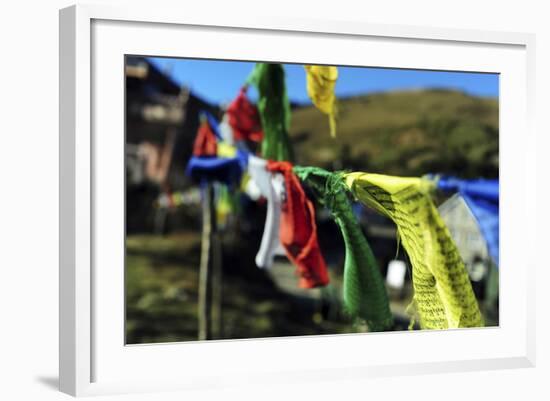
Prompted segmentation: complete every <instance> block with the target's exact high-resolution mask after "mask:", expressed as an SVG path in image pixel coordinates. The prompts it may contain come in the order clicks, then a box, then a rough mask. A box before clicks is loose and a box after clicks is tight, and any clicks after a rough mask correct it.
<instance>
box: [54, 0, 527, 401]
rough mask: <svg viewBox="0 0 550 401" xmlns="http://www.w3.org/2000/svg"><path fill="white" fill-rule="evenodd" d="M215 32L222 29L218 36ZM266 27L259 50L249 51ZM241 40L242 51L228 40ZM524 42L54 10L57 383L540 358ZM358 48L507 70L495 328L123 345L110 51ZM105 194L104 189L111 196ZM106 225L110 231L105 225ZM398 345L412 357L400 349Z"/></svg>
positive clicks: (199, 384)
mask: <svg viewBox="0 0 550 401" xmlns="http://www.w3.org/2000/svg"><path fill="white" fill-rule="evenodd" d="M220 34H224V35H226V36H224V37H223V38H228V39H231V40H228V41H227V42H226V41H222V42H223V43H222V46H220V44H219V43H218V44H216V42H218V41H219V39H220V36H219V35H220ZM174 35H189V37H190V38H191V37H192V38H193V39H200V41H195V42H193V43H199V42H200V46H192V45H189V46H188V47H187V48H182V46H183V45H182V42H183V41H181V40H176V39H174ZM260 37H261V40H262V41H265V43H266V44H267V45H266V46H264V47H261V48H259V47H258V48H255V47H254V43H257V40H258V38H260ZM237 38H238V39H239V40H240V41H242V42H243V44H242V45H240V46H241V47H239V45H234V43H235V39H237ZM255 41H256V42H255ZM335 41H338V46H337V47H336V45H335V43H334V42H335ZM232 43H233V44H232ZM534 43H535V38H534V36H533V35H530V34H522V33H505V32H484V31H471V30H458V29H439V28H428V27H415V26H397V25H396V26H392V25H375V24H368V23H366V22H365V23H363V22H351V21H323V20H313V19H312V20H298V19H293V18H290V17H289V18H276V17H269V16H264V17H262V16H254V18H252V17H251V16H243V17H242V18H235V17H231V18H226V17H223V16H219V15H215V14H214V15H192V14H186V13H185V10H166V9H155V8H154V7H151V8H137V7H136V8H134V7H131V8H112V7H109V6H104V5H102V6H95V5H94V6H92V5H86V6H83V5H78V6H72V7H69V8H66V9H63V10H61V11H60V266H59V269H60V271H59V277H60V327H59V332H60V339H59V341H60V343H59V346H60V357H59V358H60V359H59V375H60V381H59V383H60V390H61V391H63V392H66V393H68V394H72V395H75V396H81V395H96V394H111V393H127V392H141V391H166V390H176V389H196V388H208V387H213V386H216V387H219V386H226V385H232V386H234V385H239V384H244V383H246V382H247V381H250V380H254V381H255V382H257V383H262V382H270V383H281V382H283V383H284V382H292V381H295V380H300V381H303V380H310V381H314V380H327V379H339V378H353V379H360V378H363V377H375V376H387V375H404V374H407V375H408V374H422V373H431V372H442V371H443V372H454V371H467V370H479V369H504V368H516V367H531V366H534V364H535V338H534V336H535V334H534V333H535V327H534V325H535V318H534V316H535V314H534V311H535V305H534V302H535V301H534V299H535V294H534V288H535V283H534V270H535V259H534V257H533V256H532V255H535V252H534V251H532V250H531V249H532V247H534V244H531V243H529V241H528V240H527V238H526V236H522V235H521V233H520V231H519V230H517V228H520V227H524V228H526V229H528V230H532V231H534V230H535V228H534V227H535V216H536V210H535V206H534V205H532V204H531V203H530V202H529V199H528V195H527V190H526V189H527V188H529V187H531V188H532V187H534V185H535V161H534V159H535V157H534V155H535V142H536V141H535V134H534V132H533V129H532V125H531V124H532V117H531V113H532V112H533V110H534V105H533V102H534V93H533V91H534ZM282 44H284V45H286V47H285V46H284V45H282ZM325 44H326V48H325ZM300 45H302V46H301V47H300ZM216 46H217V47H216ZM232 46H233V47H232ZM362 46H365V50H368V51H369V52H371V53H370V54H373V55H375V56H373V58H372V59H371V61H370V62H368V65H370V66H373V65H375V66H391V67H401V68H426V69H442V70H445V69H447V70H466V71H487V72H497V73H500V74H501V77H502V79H501V96H500V100H499V101H500V126H501V131H500V135H501V137H500V138H501V139H500V141H501V152H500V158H501V183H502V184H501V207H500V210H501V219H502V223H501V269H500V274H501V295H500V297H501V300H500V305H501V323H500V326H499V327H498V328H483V329H464V330H462V329H460V330H448V331H444V332H443V331H441V332H425V331H422V332H414V333H412V332H410V333H409V332H404V333H403V332H400V333H381V334H370V333H369V334H366V335H360V334H359V335H334V336H311V337H297V338H277V339H269V340H267V339H255V340H234V341H233V340H231V341H230V340H225V341H208V342H196V343H188V344H183V343H175V344H158V345H146V346H126V345H125V344H124V341H123V336H122V337H121V332H120V330H121V327H123V324H124V323H123V321H121V319H120V316H121V313H122V314H123V311H122V310H121V309H120V308H119V306H120V299H121V298H122V294H123V291H124V289H123V287H122V286H121V285H120V284H121V283H123V275H121V274H120V273H121V271H122V272H123V268H124V265H123V260H122V262H121V259H120V255H121V254H123V252H124V251H123V247H124V242H123V237H120V233H121V229H123V227H121V226H120V221H121V219H122V220H123V215H124V205H123V202H122V201H121V199H123V198H121V193H118V192H117V191H118V189H117V188H118V187H120V183H121V181H120V178H121V177H122V175H123V164H121V163H120V161H121V160H122V159H121V158H122V155H123V152H122V151H121V149H122V148H120V146H121V145H122V144H123V140H124V139H123V138H124V132H123V129H122V130H119V128H120V127H123V118H122V119H121V118H120V115H121V114H120V113H121V111H122V108H123V107H122V106H123V104H122V103H121V102H120V99H121V97H122V96H123V57H122V58H120V57H119V56H120V55H124V54H148V55H149V54H155V55H161V56H163V55H164V56H174V57H182V56H188V57H198V56H203V57H205V56H208V54H206V53H203V52H210V53H209V54H210V57H214V58H221V59H224V58H225V59H229V58H233V59H256V60H266V61H272V60H280V61H288V60H298V61H304V60H306V59H307V61H308V62H333V63H335V64H337V61H338V60H336V59H335V58H338V57H340V58H344V57H347V58H348V59H347V60H346V62H347V63H348V64H352V65H353V64H354V63H355V64H357V65H367V64H365V61H364V59H362V58H361V57H363V56H361V54H359V55H355V56H354V55H353V54H350V52H349V49H360V48H361V47H362ZM216 49H217V50H216ZM327 49H329V51H328V52H327ZM330 49H332V51H330ZM338 49H339V50H338ZM346 49H348V52H347V53H346ZM383 49H388V50H383ZM392 49H393V50H392ZM422 54H424V56H425V57H424V58H421V57H420V56H419V55H422ZM434 54H435V55H436V56H437V57H435V56H434ZM461 55H462V56H463V57H462V56H461ZM353 57H356V58H353ZM458 57H461V58H460V62H458V61H457V58H458ZM300 58H303V59H300ZM283 59H285V60H283ZM117 68H119V69H118V70H116V69H117ZM121 89H122V92H120V90H121ZM98 99H101V101H98ZM111 102H112V103H111ZM111 113H112V114H111ZM98 130H100V131H98ZM101 130H103V131H101ZM106 130H109V132H110V135H115V136H116V135H120V138H118V137H116V138H118V139H117V140H116V141H115V142H116V143H115V145H114V146H112V147H106V146H105V144H104V142H103V141H102V137H101V135H96V134H97V132H105V131H106ZM100 159H101V160H100ZM119 170H120V171H119ZM117 171H119V172H117ZM108 172H115V173H111V174H107V173H108ZM120 191H122V189H120ZM107 194H109V196H112V197H113V198H114V201H113V202H112V204H111V201H112V198H111V200H110V201H109V202H107V201H106V196H107ZM107 222H108V224H106V223H107ZM111 224H112V227H113V229H112V230H110V229H107V228H108V227H110V225H111ZM122 233H123V231H122ZM121 263H122V265H121ZM107 264H109V269H105V266H106V265H107ZM111 264H112V265H111ZM121 266H122V270H120V269H121ZM508 267H510V268H508ZM99 293H101V295H99ZM451 344H452V345H453V347H450V346H449V345H451ZM455 344H456V346H454V345H455ZM466 344H469V346H468V347H467V348H466ZM388 347H390V348H388ZM321 348H322V349H323V354H322V355H319V353H318V350H319V349H321ZM388 349H391V350H392V351H394V352H389V351H388ZM404 349H408V350H410V352H409V353H406V354H403V352H400V351H402V350H404ZM285 354H287V355H294V356H295V358H294V359H293V360H292V364H288V359H286V361H287V362H286V365H285V359H284V358H283V357H282V355H285ZM212 358H218V359H214V360H213V359H212ZM201 360H206V361H209V365H208V366H207V365H206V364H204V363H201ZM212 361H216V363H215V364H212V363H211V362H212ZM228 361H229V362H228ZM287 365H288V366H287Z"/></svg>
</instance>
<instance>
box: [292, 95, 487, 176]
mask: <svg viewBox="0 0 550 401" xmlns="http://www.w3.org/2000/svg"><path fill="white" fill-rule="evenodd" d="M291 136H292V139H293V142H294V144H295V145H294V146H295V149H294V150H295V154H296V155H297V160H296V162H297V163H299V164H302V165H314V166H320V167H323V168H327V169H329V170H330V169H340V168H353V169H363V170H367V171H370V172H376V173H383V174H393V175H423V174H426V173H448V174H456V175H460V176H462V177H467V178H473V177H479V176H483V177H485V178H491V177H498V101H497V99H493V98H479V97H472V96H469V95H467V94H464V93H462V92H457V91H449V90H419V91H404V92H390V93H379V94H373V95H366V96H357V97H352V98H347V99H340V100H339V121H338V132H337V138H336V139H335V140H333V139H332V138H331V137H330V134H329V126H328V121H327V119H326V116H324V115H322V114H321V113H320V112H319V111H318V110H316V109H315V108H314V107H313V106H311V107H300V108H297V109H295V110H294V111H293V115H292V125H291Z"/></svg>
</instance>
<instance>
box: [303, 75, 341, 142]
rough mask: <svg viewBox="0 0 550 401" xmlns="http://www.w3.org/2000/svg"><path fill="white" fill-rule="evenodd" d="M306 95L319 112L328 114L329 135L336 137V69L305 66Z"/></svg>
mask: <svg viewBox="0 0 550 401" xmlns="http://www.w3.org/2000/svg"><path fill="white" fill-rule="evenodd" d="M304 68H305V69H306V75H307V77H306V80H307V94H308V95H309V98H310V99H311V101H312V102H313V104H314V105H315V107H317V108H318V109H319V110H320V111H321V112H323V113H325V114H328V116H329V123H330V135H331V136H332V137H333V138H334V137H335V136H336V114H337V107H336V96H335V95H334V87H335V86H336V80H337V79H338V68H336V67H334V66H325V65H305V66H304Z"/></svg>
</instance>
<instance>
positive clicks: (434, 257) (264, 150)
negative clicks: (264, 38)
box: [186, 63, 499, 331]
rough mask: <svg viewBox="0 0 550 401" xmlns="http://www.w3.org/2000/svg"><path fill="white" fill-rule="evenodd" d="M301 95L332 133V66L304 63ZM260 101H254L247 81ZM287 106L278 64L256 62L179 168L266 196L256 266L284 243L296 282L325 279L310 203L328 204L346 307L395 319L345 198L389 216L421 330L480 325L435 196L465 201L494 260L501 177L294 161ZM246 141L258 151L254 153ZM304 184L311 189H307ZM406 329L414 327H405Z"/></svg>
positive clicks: (374, 320) (385, 321) (375, 323)
mask: <svg viewBox="0 0 550 401" xmlns="http://www.w3.org/2000/svg"><path fill="white" fill-rule="evenodd" d="M304 70H305V73H306V83H307V88H306V89H307V93H308V95H309V97H310V98H311V100H312V102H313V104H314V105H315V106H316V107H317V108H318V109H319V110H320V111H321V112H322V113H324V114H326V115H327V116H328V120H329V128H330V135H331V136H332V137H333V138H334V137H336V135H337V99H336V96H335V93H334V88H335V84H336V81H337V78H338V69H337V67H333V66H314V65H307V66H305V68H304ZM251 85H253V86H254V87H256V89H257V91H258V94H259V98H258V101H257V104H253V103H252V102H251V101H250V100H249V98H248V96H247V90H248V88H249V86H251ZM290 118H291V113H290V105H289V101H288V98H287V95H286V88H285V79H284V69H283V66H282V65H281V64H271V63H257V64H256V65H255V67H254V69H253V71H252V73H251V74H250V76H249V77H248V78H247V79H246V81H245V83H244V84H243V86H242V88H241V90H240V91H239V93H238V94H237V96H236V98H235V99H234V101H233V102H231V104H229V106H228V107H227V109H226V111H225V114H224V116H223V118H222V119H221V121H217V120H216V119H215V118H214V117H213V116H212V115H210V114H209V113H207V112H205V113H204V116H203V118H202V119H201V120H202V121H201V124H200V127H199V129H198V132H197V135H196V138H195V142H194V146H193V155H192V157H191V158H190V160H189V162H188V164H187V168H186V174H187V175H188V176H189V177H191V178H192V179H194V180H195V181H196V182H198V183H206V182H218V183H223V184H224V185H225V186H226V187H227V188H233V189H241V190H243V191H244V192H246V193H247V194H249V196H250V197H251V198H252V199H259V198H260V197H261V198H263V199H265V200H266V201H267V213H266V220H265V225H264V231H263V236H262V239H261V243H260V248H259V250H258V252H257V254H256V258H255V263H256V265H257V266H258V267H259V268H262V269H269V268H270V267H271V266H272V265H273V260H274V257H275V255H276V254H278V252H279V253H280V252H281V249H283V250H284V253H285V254H286V256H287V257H288V259H289V260H290V262H291V263H292V264H293V265H294V266H295V267H296V272H297V275H298V277H299V282H298V285H299V286H300V287H302V288H315V287H323V286H326V285H327V284H328V283H329V281H330V276H329V273H328V269H327V264H326V262H325V259H324V257H323V254H322V250H321V248H320V246H319V243H318V237H317V227H316V217H315V213H316V212H315V206H314V203H313V201H312V200H311V199H309V198H308V196H307V195H306V193H307V194H313V195H312V196H314V197H315V200H316V201H317V202H318V203H319V204H321V205H323V206H324V207H326V208H327V209H328V210H329V211H330V213H331V216H332V218H333V219H334V221H335V222H336V224H337V226H338V227H339V229H340V231H341V234H342V238H343V240H344V243H345V262H344V273H343V274H344V276H343V291H342V293H343V304H344V307H345V310H346V311H347V312H348V313H349V314H350V315H351V316H353V317H356V318H361V319H363V320H365V321H366V323H367V325H368V327H369V330H370V331H383V330H387V329H389V328H390V327H391V326H392V325H393V316H392V313H391V310H390V305H389V297H388V294H387V291H386V288H385V284H384V280H383V277H382V275H381V270H380V268H379V266H378V264H377V260H376V257H375V255H374V253H373V251H372V249H371V247H370V245H369V243H368V241H367V239H366V237H365V235H364V234H363V232H362V230H361V226H360V224H359V222H358V221H357V219H356V217H355V215H354V213H353V210H352V201H356V202H359V203H361V204H362V205H363V206H364V207H368V208H371V209H373V210H374V211H376V212H378V213H379V214H381V215H383V216H386V217H388V218H390V219H391V220H392V221H393V222H394V223H395V225H396V228H397V237H398V239H399V241H400V243H401V244H402V245H403V248H404V250H405V251H406V253H407V255H408V257H409V260H410V263H411V266H412V284H413V290H414V294H413V300H412V304H411V305H413V306H414V308H415V309H416V311H417V313H418V317H419V324H420V327H421V328H423V329H447V328H460V327H480V326H483V324H484V323H483V318H482V315H481V313H480V309H479V305H478V302H477V300H476V298H475V295H474V292H473V289H472V285H471V282H470V280H469V277H468V272H467V269H466V267H465V264H464V262H463V260H462V258H461V256H460V254H459V252H458V249H457V246H456V244H455V242H454V241H453V238H452V237H451V234H450V232H449V229H448V228H447V226H446V225H445V223H444V221H443V219H442V217H441V216H440V214H439V212H438V209H437V207H436V204H435V202H434V196H433V195H434V193H436V191H441V192H443V193H446V194H451V193H456V194H459V195H460V196H462V197H463V198H464V200H465V201H466V204H467V205H468V207H469V208H470V210H471V212H472V214H473V216H474V217H475V219H476V222H477V223H478V225H479V228H480V231H481V233H482V235H483V237H484V239H485V241H486V243H487V247H488V250H489V254H490V256H491V258H492V261H493V263H494V264H495V265H496V266H497V267H498V265H499V257H498V255H499V217H498V214H499V213H498V196H499V195H498V180H484V179H479V180H461V179H458V178H455V177H442V176H438V175H426V176H423V177H397V176H390V175H383V174H372V173H368V172H348V171H335V172H330V171H327V170H324V169H322V168H319V167H313V166H298V165H295V164H293V162H292V161H293V160H294V152H293V149H292V146H291V141H290V139H289V135H288V130H289V127H290ZM249 144H255V145H257V147H258V148H259V150H260V151H259V154H255V153H254V152H252V151H251V150H250V146H249ZM304 187H307V188H308V191H307V192H306V191H305V190H304ZM411 327H412V324H411Z"/></svg>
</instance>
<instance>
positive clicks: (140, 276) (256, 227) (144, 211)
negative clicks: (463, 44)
mask: <svg viewBox="0 0 550 401" xmlns="http://www.w3.org/2000/svg"><path fill="white" fill-rule="evenodd" d="M252 66H253V63H246V62H229V61H226V62H223V61H209V60H184V59H158V58H145V57H130V56H128V57H127V59H126V102H127V104H126V110H127V118H126V182H127V188H126V232H127V237H126V318H127V321H126V334H127V338H126V342H127V343H150V342H169V341H187V340H196V339H197V332H198V318H197V316H198V315H197V309H198V282H199V260H200V247H201V205H200V192H199V187H198V185H197V184H196V183H193V182H192V181H190V180H189V179H188V178H187V177H186V176H185V174H184V170H185V166H186V163H187V161H188V159H189V157H190V155H191V149H192V144H193V140H194V138H195V134H196V131H197V128H198V125H199V114H200V112H201V111H203V110H207V111H209V112H210V113H211V114H213V115H214V116H216V117H218V118H220V117H221V115H222V113H223V107H224V106H226V105H227V104H228V103H229V102H230V101H231V100H232V98H233V97H234V96H236V95H237V91H238V89H239V88H240V86H241V85H242V84H243V83H244V81H245V79H246V77H247V75H248V73H249V72H250V70H251V69H252ZM285 71H286V74H287V89H288V95H289V98H290V101H291V105H292V123H291V129H290V137H291V140H292V143H293V146H294V150H295V156H296V163H297V164H300V165H312V166H319V167H323V168H326V169H328V170H340V169H350V170H360V171H369V172H376V173H382V174H392V175H403V176H421V175H424V174H427V173H442V174H450V175H455V176H458V177H461V178H479V177H483V178H498V167H499V166H498V76H497V75H492V74H477V73H451V72H435V71H407V70H392V69H376V68H357V67H341V68H339V72H340V77H339V81H338V83H337V89H336V94H337V96H338V101H339V121H338V132H337V138H336V139H332V138H331V137H330V135H329V127H328V121H327V117H326V116H325V115H323V114H321V113H320V112H319V111H318V110H317V109H315V108H314V107H313V105H312V104H311V102H310V101H309V99H308V98H307V93H306V86H305V72H304V71H303V67H302V66H300V65H289V64H285ZM251 99H252V100H254V93H253V92H252V93H251ZM230 195H231V196H230V199H231V202H230V203H231V206H232V209H231V210H232V211H231V212H230V213H229V214H228V215H224V216H220V217H222V220H223V221H224V224H223V225H222V226H221V227H220V237H221V243H222V247H221V248H222V275H223V279H222V289H221V300H220V302H221V314H220V316H219V317H218V318H219V321H218V326H219V327H218V329H217V331H216V335H215V336H214V338H251V337H271V336H288V335H312V334H333V333H349V332H358V331H360V332H362V331H365V330H366V327H364V325H362V324H361V323H357V322H352V321H351V320H350V319H349V318H348V317H347V316H346V314H345V313H343V311H342V308H341V304H340V299H341V293H340V292H341V277H342V269H343V263H344V248H343V241H342V238H341V236H340V232H339V230H338V229H337V227H336V226H335V224H334V223H333V222H332V219H331V217H330V215H329V214H328V213H327V211H326V210H324V209H323V208H321V207H318V208H317V219H318V228H319V241H320V246H321V250H322V252H323V255H324V257H325V259H326V260H327V263H328V265H329V270H330V276H331V285H330V286H329V287H327V288H324V289H313V290H302V289H299V288H298V285H297V277H296V276H295V273H294V267H293V266H292V265H291V264H290V263H289V262H288V261H287V260H286V258H285V257H279V258H277V260H276V263H275V266H273V268H272V269H271V270H268V271H264V270H260V269H258V268H257V267H256V266H255V264H254V256H255V254H256V252H257V250H258V247H259V243H260V239H261V235H262V232H263V226H264V220H265V203H262V202H254V201H251V200H250V199H249V198H248V197H247V196H246V195H244V194H240V193H238V192H235V193H232V194H230ZM445 200H446V199H445V198H443V197H441V199H438V202H437V203H438V204H442V203H443V202H444V201H445ZM441 211H442V214H443V215H444V218H445V220H446V221H447V223H448V225H449V227H450V229H451V232H452V235H453V237H454V239H455V241H456V242H457V243H458V245H459V247H460V249H461V250H462V256H463V258H464V260H465V262H466V264H467V267H468V270H469V273H470V278H471V280H472V284H473V288H474V291H475V293H476V297H477V299H478V302H479V305H480V308H481V310H482V313H483V315H484V319H485V323H486V325H497V324H498V271H497V270H496V268H495V267H494V266H493V265H492V264H491V262H490V258H489V256H488V254H487V250H486V247H485V244H484V241H483V238H482V236H481V234H480V232H479V229H478V228H477V226H476V224H475V222H474V221H473V219H472V218H471V216H470V215H469V213H468V211H467V208H466V206H465V205H464V204H463V203H460V202H454V203H449V202H447V203H446V204H445V205H444V206H443V207H442V209H441ZM356 215H357V217H358V219H359V220H360V222H361V225H362V227H363V230H364V232H365V235H366V237H367V239H368V241H369V243H370V245H371V247H372V248H373V251H374V254H375V255H376V257H377V259H378V262H379V265H380V267H381V270H382V273H383V275H384V276H386V275H387V274H388V270H390V269H388V266H390V265H392V266H393V268H392V269H391V270H393V274H390V276H392V277H394V279H391V278H390V279H389V282H388V291H389V294H390V299H391V308H392V312H393V313H394V316H395V319H396V325H395V329H396V330H405V329H407V326H408V324H409V319H410V316H409V315H408V314H407V313H406V307H407V306H408V304H409V303H410V300H411V296H412V289H411V282H410V274H409V270H410V266H409V264H408V260H407V257H406V254H405V252H404V250H403V249H401V248H399V247H398V244H397V241H396V232H395V227H394V225H393V224H392V223H391V222H390V221H389V220H387V219H385V218H382V217H380V216H378V215H376V214H375V213H373V212H371V211H370V210H369V209H366V208H364V207H357V208H356ZM403 264H404V266H405V269H404V270H403V271H404V273H405V274H404V281H403V284H402V285H400V283H399V282H400V280H399V279H397V280H395V274H396V273H395V272H396V271H401V267H402V266H403ZM396 266H397V267H396Z"/></svg>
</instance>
